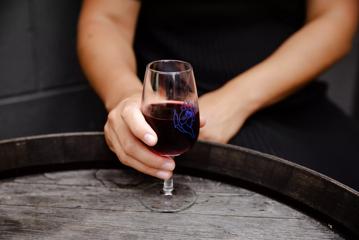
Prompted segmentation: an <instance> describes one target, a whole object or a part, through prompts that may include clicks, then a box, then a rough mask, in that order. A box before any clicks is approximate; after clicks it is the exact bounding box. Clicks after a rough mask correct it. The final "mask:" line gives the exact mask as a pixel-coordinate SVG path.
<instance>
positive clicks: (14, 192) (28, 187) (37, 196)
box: [0, 170, 306, 218]
mask: <svg viewBox="0 0 359 240" xmlns="http://www.w3.org/2000/svg"><path fill="white" fill-rule="evenodd" d="M96 172H100V173H101V174H103V175H106V174H105V173H106V172H108V173H109V174H108V175H109V176H113V181H114V182H117V184H116V185H115V184H113V182H112V185H111V184H107V183H105V184H104V181H99V180H98V178H96V177H95V176H96V175H95V174H96ZM115 173H118V175H117V176H116V174H115ZM44 176H47V177H44ZM49 176H50V177H49ZM126 176H128V179H126ZM135 176H138V179H136V177H135ZM69 177H70V178H69ZM39 178H45V179H44V180H45V181H40V182H39V181H38V179H39ZM20 179H21V180H20ZM52 179H56V181H57V182H53V180H52ZM141 179H144V177H143V175H141V174H135V173H132V174H127V173H126V171H125V170H100V171H91V170H82V171H78V174H77V175H76V171H72V172H59V173H50V174H44V175H39V176H37V177H31V176H30V177H22V178H17V179H15V180H13V181H6V182H3V183H0V206H2V205H5V206H10V205H13V206H35V207H55V208H83V209H102V210H115V211H147V209H145V208H144V207H143V206H142V205H141V204H140V203H139V202H138V201H137V200H136V198H137V197H138V195H139V194H140V193H141V190H142V189H143V188H144V187H145V186H146V185H148V183H151V182H153V179H149V182H146V181H139V180H141ZM34 180H35V183H33V181H34ZM177 181H178V182H181V183H185V184H188V185H190V186H192V188H193V189H194V190H195V191H196V192H197V193H198V199H197V202H196V204H195V205H194V206H193V207H191V208H189V209H188V210H186V212H187V213H193V214H201V215H221V216H226V215H228V216H229V215H231V216H253V217H270V218H306V216H305V215H304V214H301V213H299V212H297V211H295V210H293V209H291V208H290V207H288V206H285V205H284V204H281V203H279V202H277V201H274V200H272V199H269V198H267V197H264V196H262V195H260V194H257V193H254V192H250V191H248V190H244V189H241V188H237V189H241V190H237V191H232V189H236V187H234V186H231V185H228V184H223V183H219V182H214V181H209V180H205V179H199V178H194V177H191V178H188V177H187V176H180V175H178V176H176V177H175V182H177ZM86 182H88V183H89V184H86V185H81V184H84V183H86ZM119 183H120V184H119ZM221 188H222V189H221ZM198 190H199V191H198ZM74 193H76V194H74ZM60 199H61V200H60ZM83 199H86V201H83ZM134 199H135V201H134ZM59 200H60V201H59Z"/></svg>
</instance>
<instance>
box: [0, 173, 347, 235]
mask: <svg viewBox="0 0 359 240" xmlns="http://www.w3.org/2000/svg"><path fill="white" fill-rule="evenodd" d="M99 179H100V180H99ZM148 180H150V181H151V180H153V179H150V178H148V177H144V176H143V175H141V174H138V173H135V172H133V171H129V172H128V171H126V170H81V171H69V172H55V173H45V174H39V175H35V176H25V177H18V178H15V179H7V180H3V181H0V239H19V240H21V239H55V240H56V239H78V240H81V239H89V240H91V239H342V238H341V237H340V236H339V235H337V234H335V233H333V232H332V231H331V230H330V229H329V228H328V227H326V226H324V225H322V224H320V223H319V222H318V221H315V220H313V219H311V218H309V217H308V216H306V215H304V214H302V213H300V212H298V211H296V210H294V209H292V208H289V207H287V206H285V205H283V204H281V203H279V202H277V201H274V200H272V199H270V198H268V197H265V196H262V195H260V194H257V193H254V192H251V191H248V190H244V189H242V190H240V191H236V192H233V189H234V188H237V187H235V186H231V185H228V184H223V183H219V182H216V181H210V180H206V179H201V178H196V177H188V176H177V177H176V180H177V181H181V182H186V183H187V184H191V186H192V187H193V188H194V189H196V190H200V191H198V195H199V198H198V201H197V203H196V204H195V205H194V206H192V207H191V208H189V209H187V210H185V211H183V212H180V213H176V214H163V213H162V214H161V213H153V212H150V211H149V210H147V209H146V208H144V207H143V206H142V205H141V204H140V203H139V202H138V201H137V199H136V196H137V194H139V192H140V190H141V189H142V188H143V187H144V186H145V185H146V183H147V181H148ZM104 181H108V182H109V183H110V184H104V183H103V182H104ZM111 183H112V184H113V185H112V184H111ZM114 183H116V184H114ZM238 189H240V188H238Z"/></svg>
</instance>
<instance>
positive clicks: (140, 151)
mask: <svg viewBox="0 0 359 240" xmlns="http://www.w3.org/2000/svg"><path fill="white" fill-rule="evenodd" d="M140 106H141V95H140V94H136V95H133V96H131V97H129V98H126V99H124V100H123V101H121V102H120V103H119V104H118V105H117V106H116V107H115V108H114V109H113V110H111V111H110V113H109V114H108V119H107V122H106V124H105V128H104V132H105V139H106V142H107V145H108V146H109V148H110V149H111V150H112V151H113V152H114V153H115V154H116V155H117V157H118V158H119V160H120V161H121V162H122V163H123V164H124V165H126V166H130V167H132V168H134V169H136V170H138V171H140V172H143V173H145V174H148V175H151V176H154V177H158V178H161V179H168V178H170V177H171V176H172V171H173V169H174V168H175V162H174V161H173V159H171V158H168V157H162V156H159V155H157V154H155V153H153V152H151V151H150V150H149V149H148V148H147V146H146V145H148V146H154V145H155V144H156V143H157V135H156V133H155V132H154V131H153V129H152V128H151V127H150V126H149V125H148V124H147V122H146V120H145V118H144V117H143V115H142V112H141V110H140Z"/></svg>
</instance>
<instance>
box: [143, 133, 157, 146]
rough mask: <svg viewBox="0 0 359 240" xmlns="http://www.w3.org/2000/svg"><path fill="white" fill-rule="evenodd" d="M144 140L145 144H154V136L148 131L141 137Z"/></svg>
mask: <svg viewBox="0 0 359 240" xmlns="http://www.w3.org/2000/svg"><path fill="white" fill-rule="evenodd" d="M143 140H144V142H145V143H146V144H147V145H150V146H153V145H155V144H156V138H155V136H153V135H152V134H150V133H146V134H145V137H144V138H143Z"/></svg>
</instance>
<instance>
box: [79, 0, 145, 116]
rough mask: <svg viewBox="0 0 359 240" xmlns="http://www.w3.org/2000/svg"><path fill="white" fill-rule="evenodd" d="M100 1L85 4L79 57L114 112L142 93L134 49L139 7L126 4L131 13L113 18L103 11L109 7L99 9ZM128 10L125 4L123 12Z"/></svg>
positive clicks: (94, 0) (113, 16) (80, 27)
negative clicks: (125, 8) (125, 99)
mask: <svg viewBox="0 0 359 240" xmlns="http://www.w3.org/2000/svg"><path fill="white" fill-rule="evenodd" d="M96 1H97V0H87V1H85V3H84V6H83V10H82V13H81V17H80V21H79V26H78V35H79V36H78V53H79V57H80V62H81V65H82V67H83V69H84V71H85V74H86V76H87V78H88V79H89V81H90V83H91V85H92V86H93V88H94V89H95V91H96V92H97V94H98V95H99V96H100V97H101V99H102V101H103V102H104V104H105V106H106V108H107V110H108V111H110V110H111V109H112V108H113V107H114V106H116V104H117V103H118V102H120V101H121V100H122V99H124V98H126V97H127V96H129V95H131V94H133V93H137V92H141V89H142V84H141V82H140V81H139V79H138V78H137V76H136V60H135V56H134V52H133V49H132V42H133V35H134V29H135V24H136V18H137V14H138V8H139V6H137V5H139V3H137V1H126V4H127V5H128V6H127V8H128V9H127V12H124V13H123V16H119V15H120V14H121V12H118V11H117V12H116V14H111V12H110V10H108V9H105V8H104V7H103V5H105V4H102V5H99V6H96V4H97V3H96ZM119 2H121V1H119ZM131 2H132V3H131ZM86 4H87V5H86ZM131 4H132V5H131ZM133 4H135V5H133ZM124 6H126V5H125V4H124V3H122V5H121V6H119V8H121V9H123V8H124ZM101 7H102V9H101ZM95 8H96V9H95ZM126 15H127V16H126Z"/></svg>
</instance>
